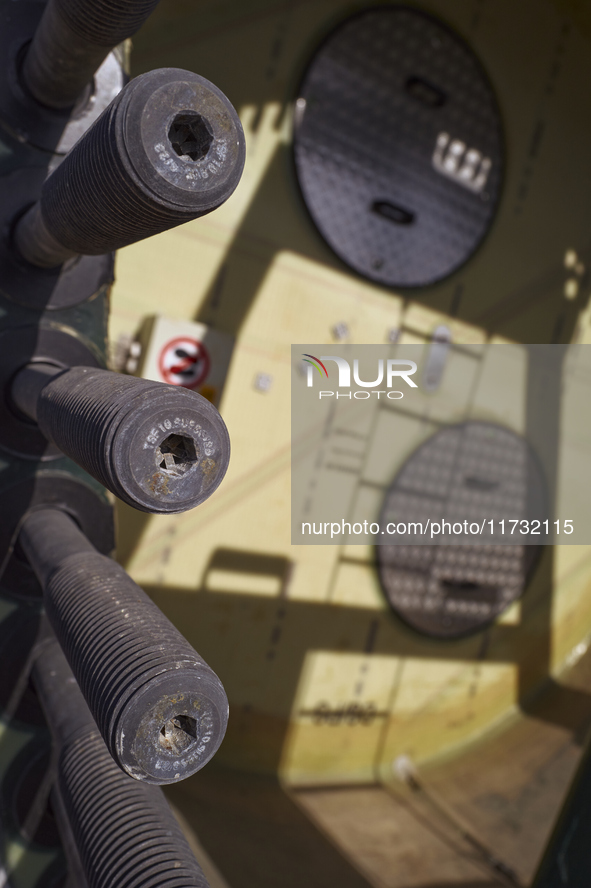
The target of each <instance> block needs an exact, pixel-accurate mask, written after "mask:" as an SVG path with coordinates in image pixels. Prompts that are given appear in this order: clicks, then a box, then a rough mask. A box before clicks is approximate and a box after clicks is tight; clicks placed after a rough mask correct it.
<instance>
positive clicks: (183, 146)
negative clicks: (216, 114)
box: [168, 111, 213, 161]
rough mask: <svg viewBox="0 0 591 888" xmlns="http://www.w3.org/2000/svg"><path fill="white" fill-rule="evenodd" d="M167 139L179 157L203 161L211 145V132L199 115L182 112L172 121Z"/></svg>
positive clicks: (206, 121) (192, 112) (207, 123)
mask: <svg viewBox="0 0 591 888" xmlns="http://www.w3.org/2000/svg"><path fill="white" fill-rule="evenodd" d="M168 138H169V141H170V144H171V145H172V147H173V148H174V150H175V151H176V153H177V154H178V156H179V157H183V158H184V159H185V160H193V161H195V160H203V158H204V157H206V155H207V153H208V151H209V149H210V148H211V146H212V144H213V130H212V128H211V126H210V124H209V121H208V120H206V118H205V117H202V116H201V114H196V113H195V112H194V111H183V112H182V113H181V114H177V115H176V117H175V118H174V120H173V121H172V125H171V127H170V129H169V131H168Z"/></svg>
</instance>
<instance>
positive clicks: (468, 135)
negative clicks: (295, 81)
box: [294, 6, 503, 287]
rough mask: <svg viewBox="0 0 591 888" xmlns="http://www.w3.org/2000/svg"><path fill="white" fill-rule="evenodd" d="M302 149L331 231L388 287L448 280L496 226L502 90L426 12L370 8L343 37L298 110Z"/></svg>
mask: <svg viewBox="0 0 591 888" xmlns="http://www.w3.org/2000/svg"><path fill="white" fill-rule="evenodd" d="M294 150H295V163H296V170H297V177H298V181H299V184H300V187H301V191H302V194H303V197H304V201H305V203H306V205H307V207H308V210H309V212H310V214H311V216H312V218H313V220H314V222H315V223H316V225H317V226H318V228H319V230H320V232H321V234H322V235H323V237H324V238H325V239H326V241H327V242H328V244H329V245H330V246H331V247H332V249H333V250H334V251H335V253H337V255H338V256H339V257H340V258H341V259H342V260H344V261H345V262H346V263H347V264H348V265H349V266H350V267H351V268H353V269H354V270H355V271H357V272H359V273H360V274H362V275H364V276H366V277H368V278H370V279H371V280H374V281H377V282H378V283H381V284H385V285H388V286H393V287H423V286H426V285H429V284H433V283H435V282H436V281H439V280H441V279H442V278H444V277H446V276H447V275H449V274H450V273H451V272H453V271H454V270H455V269H457V268H458V267H459V266H460V265H462V264H463V263H464V262H466V260H467V259H468V258H469V257H470V256H471V255H472V253H473V252H474V251H475V250H476V248H477V246H478V244H479V243H480V241H481V240H482V238H483V237H484V235H485V234H486V232H487V231H488V229H489V227H490V225H491V222H492V220H493V216H494V213H495V209H496V206H497V203H498V199H499V193H500V187H501V179H502V157H503V148H502V131H501V120H500V115H499V110H498V107H497V104H496V101H495V97H494V94H493V91H492V89H491V86H490V84H489V81H488V79H487V77H486V74H485V73H484V71H483V69H482V66H481V65H480V62H479V61H478V59H477V58H476V56H475V55H474V53H473V52H472V50H471V49H470V47H469V46H468V45H467V44H466V43H464V41H463V40H461V39H460V38H459V37H457V36H456V35H455V34H454V33H453V32H452V31H450V30H449V28H447V27H446V26H445V25H444V24H442V23H441V22H439V21H438V20H437V19H435V18H433V17H431V16H430V15H426V14H425V13H422V12H419V11H418V10H416V9H408V8H406V7H398V6H394V7H385V8H384V7H380V8H379V9H370V10H367V11H364V12H362V13H360V14H358V15H354V16H353V17H351V18H349V19H347V20H346V21H345V22H344V23H342V24H341V25H340V26H339V27H337V29H336V30H335V31H333V33H332V34H331V35H330V36H329V37H328V39H327V40H326V41H325V42H324V43H323V45H322V46H321V47H320V49H319V50H318V52H317V53H316V55H315V56H314V58H313V60H312V62H311V64H310V66H309V68H308V70H307V72H306V75H305V78H304V81H303V84H302V87H301V90H300V94H299V98H298V100H297V102H296V111H295V138H294Z"/></svg>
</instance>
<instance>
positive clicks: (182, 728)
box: [158, 715, 197, 755]
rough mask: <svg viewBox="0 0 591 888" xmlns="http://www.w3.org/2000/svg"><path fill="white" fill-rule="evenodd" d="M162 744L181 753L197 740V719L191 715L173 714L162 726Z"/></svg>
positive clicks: (160, 737) (175, 752) (172, 750)
mask: <svg viewBox="0 0 591 888" xmlns="http://www.w3.org/2000/svg"><path fill="white" fill-rule="evenodd" d="M158 739H159V741H160V746H161V747H162V748H163V749H166V750H167V751H168V752H172V753H173V754H174V755H179V754H180V753H182V752H184V751H185V750H186V749H188V748H189V746H191V745H192V744H193V743H194V742H195V740H197V721H196V720H195V719H194V718H191V716H190V715H173V717H172V718H170V719H169V720H168V721H167V722H165V723H164V724H163V725H162V727H161V728H160V736H159V738H158Z"/></svg>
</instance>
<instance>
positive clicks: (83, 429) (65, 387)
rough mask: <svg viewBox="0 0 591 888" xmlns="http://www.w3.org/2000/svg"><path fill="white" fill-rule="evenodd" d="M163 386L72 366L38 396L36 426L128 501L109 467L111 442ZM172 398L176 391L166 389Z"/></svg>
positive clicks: (111, 459)
mask: <svg viewBox="0 0 591 888" xmlns="http://www.w3.org/2000/svg"><path fill="white" fill-rule="evenodd" d="M161 387H162V383H157V382H150V381H149V380H147V379H136V378H134V377H131V376H124V375H123V374H120V373H113V372H112V371H110V370H98V369H95V368H91V367H73V368H72V369H70V370H68V371H67V373H63V374H61V375H60V376H59V378H56V379H55V380H53V381H51V382H50V383H49V384H48V385H46V386H45V388H44V389H43V390H42V391H41V394H40V396H39V400H38V403H37V421H38V424H39V427H40V429H41V431H42V432H43V434H44V435H45V436H46V437H47V438H49V440H50V441H53V443H54V444H56V446H57V447H59V448H60V450H61V451H62V452H63V453H65V454H66V456H69V457H70V459H73V460H74V462H76V463H78V465H79V466H82V468H83V469H85V471H87V472H88V474H89V475H92V477H93V478H96V480H97V481H99V482H100V483H101V484H103V485H104V486H105V487H107V488H108V489H109V490H110V491H111V492H112V493H114V494H115V495H116V496H119V497H120V498H121V499H124V500H125V501H126V502H131V504H132V505H135V503H134V502H133V500H130V498H129V496H128V495H127V493H126V491H125V489H124V487H123V486H122V485H121V484H120V483H119V478H118V475H117V471H116V469H115V467H114V465H113V451H112V447H111V445H112V441H113V437H114V435H115V433H116V431H117V429H118V428H119V426H120V424H121V422H122V421H123V420H124V419H125V417H126V416H127V415H128V414H129V413H130V412H131V411H132V410H133V409H134V406H136V407H139V406H140V401H141V402H142V403H144V402H145V400H146V399H148V400H149V398H150V395H151V394H152V393H153V392H154V391H155V390H157V391H158V390H160V388H161ZM169 388H170V392H171V397H174V396H175V394H178V393H177V392H175V389H174V388H173V387H172V386H170V387H169Z"/></svg>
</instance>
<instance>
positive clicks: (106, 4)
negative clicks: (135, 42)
mask: <svg viewBox="0 0 591 888" xmlns="http://www.w3.org/2000/svg"><path fill="white" fill-rule="evenodd" d="M158 2H159V0H92V2H91V0H49V2H48V3H47V6H46V7H45V10H44V12H43V16H42V18H41V21H40V22H39V25H38V26H37V30H36V31H35V35H34V37H33V40H32V42H31V45H30V46H29V49H28V51H27V55H26V56H25V60H24V63H23V68H22V78H23V81H24V83H25V85H26V87H27V89H28V90H29V92H30V93H31V94H32V95H33V97H34V98H35V99H36V100H37V101H38V102H40V103H41V104H42V105H46V106H47V107H49V108H55V109H61V108H69V107H71V106H72V105H73V104H74V103H75V102H76V100H77V99H78V97H79V96H80V94H81V93H82V91H83V90H84V88H85V86H87V84H89V83H90V82H91V80H92V75H93V74H94V73H95V71H96V70H97V69H98V68H99V67H100V65H101V62H102V61H103V60H104V59H105V58H106V56H107V55H108V53H109V52H110V50H111V49H112V48H113V47H114V46H117V44H118V43H121V42H122V41H123V40H125V39H126V38H127V37H131V36H132V35H133V34H135V32H136V31H138V30H139V28H140V27H141V26H142V24H143V23H144V22H145V20H146V19H147V18H148V16H149V15H150V13H151V12H152V11H153V10H154V9H155V8H156V6H157V5H158Z"/></svg>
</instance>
